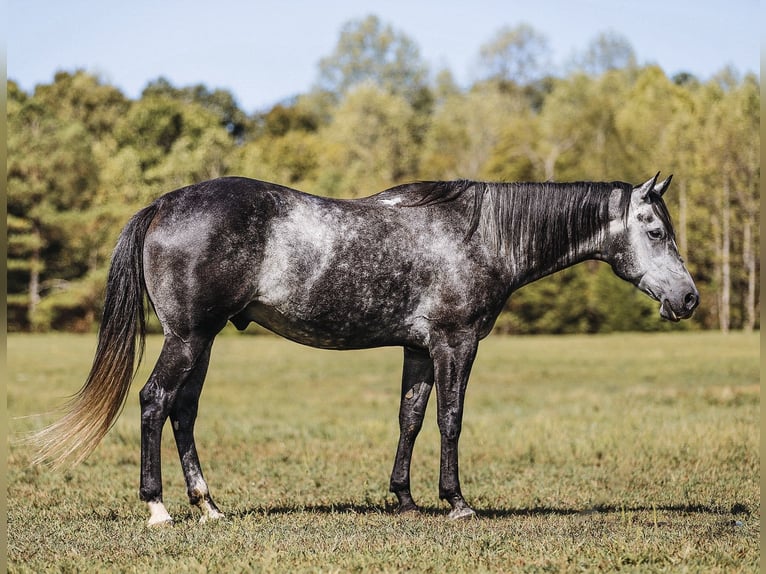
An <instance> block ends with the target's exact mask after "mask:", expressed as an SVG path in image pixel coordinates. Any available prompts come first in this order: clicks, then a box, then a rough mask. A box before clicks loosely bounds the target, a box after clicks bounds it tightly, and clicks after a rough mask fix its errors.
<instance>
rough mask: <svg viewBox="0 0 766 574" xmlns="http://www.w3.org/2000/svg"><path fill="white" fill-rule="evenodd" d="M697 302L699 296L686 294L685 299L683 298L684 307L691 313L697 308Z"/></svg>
mask: <svg viewBox="0 0 766 574" xmlns="http://www.w3.org/2000/svg"><path fill="white" fill-rule="evenodd" d="M699 300H700V298H699V295H697V294H696V293H687V294H686V297H684V305H685V306H686V308H687V309H688V310H689V311H691V310H692V309H694V308H695V307H696V306H697V304H698V303H699Z"/></svg>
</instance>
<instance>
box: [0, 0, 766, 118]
mask: <svg viewBox="0 0 766 574" xmlns="http://www.w3.org/2000/svg"><path fill="white" fill-rule="evenodd" d="M7 10H8V12H9V13H8V19H7V21H6V23H5V27H6V30H7V32H6V38H7V40H6V42H7V44H6V51H7V73H8V77H9V78H10V79H13V80H16V81H18V82H19V83H20V84H21V86H22V88H24V89H25V90H32V89H33V88H34V86H35V85H36V84H39V83H47V82H50V81H51V80H52V78H53V74H54V73H55V72H56V71H57V70H74V69H77V68H83V69H86V70H88V71H90V72H93V73H97V74H99V75H101V76H102V77H103V78H104V80H105V81H108V82H109V83H112V84H114V85H116V86H118V87H119V88H120V89H121V90H123V92H124V93H125V94H126V95H127V96H129V97H132V98H134V97H138V96H139V95H140V93H141V90H142V89H143V88H144V86H145V85H146V84H147V82H149V81H150V80H153V79H156V78H157V77H159V76H165V77H167V78H168V79H169V80H170V81H171V82H172V83H173V84H174V85H177V86H185V85H189V84H197V83H203V84H205V85H207V86H208V87H209V88H211V89H212V88H225V89H229V90H231V91H232V93H233V94H234V96H235V97H236V98H237V101H238V102H239V104H240V106H241V107H242V108H243V109H244V110H245V111H247V112H254V111H258V110H264V109H267V108H268V107H270V106H271V105H273V104H274V103H276V102H278V101H280V100H283V99H285V98H287V97H290V96H293V95H296V94H299V93H304V92H306V91H308V90H309V89H310V88H311V86H312V85H313V84H314V82H315V81H316V79H317V70H318V67H317V63H318V61H319V59H320V58H322V57H323V56H326V55H328V54H330V53H331V52H332V50H333V48H334V47H335V44H336V43H337V40H338V36H339V32H340V28H341V26H342V25H343V24H344V23H345V22H347V21H349V20H351V19H358V18H363V17H364V16H366V15H368V14H376V15H378V16H379V17H380V18H381V19H382V20H383V21H384V22H386V23H390V24H392V25H393V26H394V28H395V29H396V30H398V31H400V32H403V33H405V34H407V35H408V36H409V37H410V38H411V39H413V40H414V41H415V42H416V44H417V45H418V47H419V48H420V53H421V56H422V58H423V60H424V61H425V62H426V63H427V64H428V66H429V68H430V70H431V71H432V72H433V73H436V72H438V71H439V70H441V69H443V68H449V69H450V70H451V71H452V73H453V75H454V76H455V78H456V79H457V81H458V83H459V84H461V85H463V86H466V85H469V84H470V83H471V82H472V80H473V79H475V75H474V74H475V67H476V62H477V58H478V54H479V48H480V46H481V45H482V44H485V43H486V42H488V41H489V40H490V39H491V38H492V36H493V35H494V34H495V33H496V32H497V31H498V30H499V29H500V28H501V27H503V26H506V25H507V26H516V25H518V24H520V23H527V24H530V25H531V26H532V27H534V28H535V29H536V30H537V31H539V32H540V33H542V34H543V35H545V36H546V37H547V39H548V41H549V45H550V47H551V49H552V51H553V59H554V61H553V64H554V65H557V66H561V65H563V64H564V63H566V62H567V61H568V60H569V58H570V57H571V56H572V55H573V54H574V53H575V52H576V51H581V50H583V49H584V48H585V47H586V46H587V44H588V42H589V41H590V40H591V39H593V38H594V37H595V36H596V35H597V34H598V33H600V32H604V31H616V32H619V33H620V34H622V35H623V36H625V37H626V38H627V39H628V40H629V41H630V42H631V44H632V45H633V48H634V49H635V52H636V54H637V56H638V59H639V62H640V63H642V64H644V63H656V64H659V65H660V66H662V68H663V69H664V70H665V71H666V72H667V73H668V74H670V75H672V74H675V73H676V72H680V71H688V72H691V73H693V74H695V75H697V76H698V77H700V78H702V79H707V78H709V77H710V76H711V75H713V74H715V73H716V72H717V71H719V70H721V69H722V68H723V67H724V66H727V65H731V66H733V67H734V68H735V69H737V70H738V71H739V72H742V73H744V72H756V73H760V43H761V30H760V23H761V22H762V18H761V14H762V13H761V8H760V6H759V2H758V1H757V0H570V1H566V0H524V1H521V0H505V1H501V0H470V1H467V2H466V1H463V2H457V1H452V0H441V1H436V0H420V1H418V0H388V1H385V2H371V1H367V0H322V1H314V2H312V1H309V0H260V1H258V0H254V1H248V2H246V1H236V0H215V1H208V2H202V1H199V0H129V1H120V2H108V1H105V0H47V1H44V0H7Z"/></svg>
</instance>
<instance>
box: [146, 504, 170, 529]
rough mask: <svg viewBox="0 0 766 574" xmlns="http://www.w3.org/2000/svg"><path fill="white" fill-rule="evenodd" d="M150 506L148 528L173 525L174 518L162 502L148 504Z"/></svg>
mask: <svg viewBox="0 0 766 574" xmlns="http://www.w3.org/2000/svg"><path fill="white" fill-rule="evenodd" d="M147 505H148V506H149V512H150V514H151V516H150V517H149V522H148V526H164V525H171V524H173V518H172V517H171V516H170V514H169V513H168V511H167V509H166V508H165V505H164V504H162V502H147Z"/></svg>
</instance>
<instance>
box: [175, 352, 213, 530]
mask: <svg viewBox="0 0 766 574" xmlns="http://www.w3.org/2000/svg"><path fill="white" fill-rule="evenodd" d="M209 363H210V347H208V348H207V350H206V351H205V352H204V353H203V354H202V356H201V357H200V358H199V361H198V362H197V365H196V366H195V367H194V371H193V372H192V374H191V376H190V378H189V379H188V380H187V381H186V383H185V384H184V386H183V387H182V388H181V389H180V390H179V391H178V396H177V397H176V400H175V402H174V404H173V408H172V409H171V411H170V422H171V424H172V425H173V435H174V437H175V440H176V447H177V448H178V456H179V458H180V459H181V468H183V472H184V478H185V479H186V490H187V493H188V495H189V502H190V503H191V504H193V505H195V506H197V507H198V508H199V509H200V510H201V511H202V518H200V522H205V521H207V520H214V519H218V518H223V514H222V513H221V511H220V510H218V507H217V506H216V505H215V502H213V499H212V498H211V496H210V492H209V491H208V487H207V483H206V482H205V478H204V477H203V476H202V467H201V466H200V463H199V456H198V455H197V447H196V445H195V443H194V422H195V420H196V419H197V409H198V406H199V396H200V393H201V392H202V384H203V383H204V382H205V375H206V374H207V367H208V364H209Z"/></svg>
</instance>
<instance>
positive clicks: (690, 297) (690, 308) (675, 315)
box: [660, 289, 700, 323]
mask: <svg viewBox="0 0 766 574" xmlns="http://www.w3.org/2000/svg"><path fill="white" fill-rule="evenodd" d="M699 302H700V296H699V293H698V292H697V290H696V289H695V290H694V291H690V292H689V293H687V294H686V295H685V296H684V299H683V303H682V305H681V306H680V308H677V309H674V308H673V305H671V303H670V301H669V300H668V299H663V301H662V305H660V317H662V318H663V319H667V320H668V321H673V322H674V323H676V322H678V321H680V320H681V319H688V318H689V317H691V316H692V313H694V310H695V309H696V308H697V305H699Z"/></svg>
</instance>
